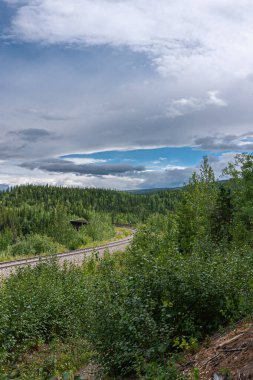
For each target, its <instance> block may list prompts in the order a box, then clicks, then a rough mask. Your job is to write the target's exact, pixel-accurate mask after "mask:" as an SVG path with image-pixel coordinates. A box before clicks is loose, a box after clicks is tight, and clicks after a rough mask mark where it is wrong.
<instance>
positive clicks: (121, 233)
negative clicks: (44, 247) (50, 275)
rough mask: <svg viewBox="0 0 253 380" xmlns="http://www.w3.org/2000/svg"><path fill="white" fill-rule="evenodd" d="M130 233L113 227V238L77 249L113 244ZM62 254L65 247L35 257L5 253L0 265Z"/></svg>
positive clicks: (124, 229)
mask: <svg viewBox="0 0 253 380" xmlns="http://www.w3.org/2000/svg"><path fill="white" fill-rule="evenodd" d="M132 233H133V232H132V230H130V229H128V228H122V227H115V236H114V237H113V238H111V239H108V240H99V241H93V242H89V243H87V244H85V245H82V246H80V247H79V248H78V249H88V248H94V247H97V246H99V245H104V244H109V243H113V242H114V241H118V240H121V239H124V238H127V237H128V236H131V235H132ZM64 252H68V250H67V248H65V247H63V249H62V251H61V252H57V253H53V254H52V253H48V252H44V253H42V254H39V255H36V256H35V255H34V254H31V255H18V256H12V255H9V254H7V253H5V252H0V263H1V262H2V263H4V262H7V261H15V260H22V259H29V258H32V257H41V256H52V255H57V254H59V253H64Z"/></svg>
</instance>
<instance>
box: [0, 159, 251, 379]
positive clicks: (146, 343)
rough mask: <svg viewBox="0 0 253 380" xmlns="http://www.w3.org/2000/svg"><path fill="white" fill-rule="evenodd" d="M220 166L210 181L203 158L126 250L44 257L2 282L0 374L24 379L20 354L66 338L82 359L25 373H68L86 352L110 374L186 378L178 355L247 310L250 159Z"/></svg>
mask: <svg viewBox="0 0 253 380" xmlns="http://www.w3.org/2000/svg"><path fill="white" fill-rule="evenodd" d="M226 173H227V174H229V175H230V177H231V179H230V181H228V182H225V183H223V184H219V183H217V182H216V181H215V179H214V175H213V171H212V168H211V167H210V166H209V164H208V161H207V159H204V161H203V164H202V166H201V169H200V172H199V173H198V174H197V173H195V174H194V175H193V176H192V178H191V179H190V181H189V184H188V185H187V186H186V187H185V188H184V190H182V191H181V192H182V194H181V195H180V199H179V200H178V205H177V207H176V208H175V210H174V211H173V212H169V213H168V214H167V215H163V214H159V213H158V214H154V215H152V216H150V218H149V219H148V220H147V222H146V223H145V224H144V225H143V226H140V228H139V230H138V233H137V234H136V236H135V239H134V242H133V244H132V246H131V247H130V248H129V249H128V250H127V251H126V252H124V253H118V254H116V255H114V256H110V255H105V257H104V258H103V259H97V258H96V257H92V258H90V259H88V260H87V261H86V262H84V264H83V266H82V267H73V266H65V267H64V268H60V267H59V266H58V264H57V262H54V261H50V262H49V263H47V264H45V263H43V264H40V265H39V266H37V267H35V268H26V269H22V270H20V271H19V272H18V273H17V274H15V275H12V276H11V277H9V278H8V279H6V280H5V281H3V282H2V284H1V288H0V347H1V351H0V362H1V366H2V379H10V378H16V379H28V377H26V376H28V375H27V373H29V372H27V371H28V369H29V363H28V362H27V364H26V365H27V366H26V369H22V365H24V360H27V359H24V357H27V355H28V354H27V353H30V354H31V353H33V355H37V353H38V352H41V351H43V350H45V348H47V349H50V347H52V346H54V345H55V344H56V346H55V347H56V348H55V351H53V352H54V354H53V355H56V356H57V352H61V350H60V349H59V346H61V345H65V344H71V343H69V342H73V341H76V344H77V347H78V346H79V345H81V346H82V348H80V352H81V353H82V355H81V357H82V358H83V359H82V360H80V361H76V359H75V358H76V354H75V350H73V355H72V352H71V350H69V353H68V355H69V356H68V362H69V363H70V364H69V366H65V367H64V366H63V367H62V360H61V359H59V361H58V362H57V361H56V362H55V365H54V366H52V367H50V368H51V369H50V370H48V369H47V372H46V373H44V372H43V371H42V372H39V370H37V372H36V375H35V372H31V373H33V375H32V378H33V379H36V380H46V379H50V378H51V379H73V378H74V372H75V370H76V369H77V366H80V367H81V366H85V365H87V361H88V360H91V359H92V360H93V361H95V362H96V363H98V364H99V366H100V367H101V368H103V372H104V374H105V375H106V374H107V375H108V376H110V378H114V379H115V378H127V377H128V376H132V377H133V378H135V379H154V380H155V379H156V380H165V379H171V380H176V379H177V380H184V379H186V378H185V377H184V375H182V374H180V370H179V367H178V365H177V362H178V360H179V359H180V354H181V352H182V351H187V352H194V351H195V350H196V349H197V347H198V345H199V343H200V342H201V341H202V340H203V339H204V338H205V337H206V336H207V335H209V334H212V333H214V332H216V331H217V330H218V329H219V328H220V327H221V326H226V325H228V324H229V323H231V322H233V321H236V320H239V319H241V318H243V317H245V316H250V315H252V310H253V255H252V243H253V241H252V236H253V212H252V210H253V186H252V183H253V157H252V156H248V155H240V156H238V157H237V158H236V161H235V163H234V164H231V165H229V167H228V168H227V170H226ZM55 342H57V343H55ZM57 344H58V345H59V346H57ZM57 347H58V348H57ZM59 355H60V354H59ZM42 356H43V355H42ZM49 357H51V356H50V355H49ZM41 360H42V359H41ZM42 361H43V360H42ZM44 361H46V358H44ZM81 361H82V363H81ZM22 363H23V364H22ZM40 366H41V368H44V367H45V368H46V365H45V364H43V363H42V364H40ZM13 370H14V371H17V372H16V375H15V376H16V377H15V376H14V377H13V374H12V372H13ZM29 370H30V371H35V369H34V368H32V367H31V369H29ZM192 373H195V375H194V376H195V379H198V369H197V368H196V369H194V368H193V372H192ZM11 376H12V377H11ZM67 376H69V377H67ZM71 376H72V377H71ZM192 376H193V375H192ZM0 378H1V377H0ZM30 378H31V377H30ZM193 378H194V377H193Z"/></svg>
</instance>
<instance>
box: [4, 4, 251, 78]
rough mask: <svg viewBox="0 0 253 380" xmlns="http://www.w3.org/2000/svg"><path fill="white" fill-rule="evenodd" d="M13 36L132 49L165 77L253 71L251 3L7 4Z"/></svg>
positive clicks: (41, 40)
mask: <svg viewBox="0 0 253 380" xmlns="http://www.w3.org/2000/svg"><path fill="white" fill-rule="evenodd" d="M5 1H6V2H7V3H10V4H12V5H15V6H16V15H15V17H14V19H13V22H12V30H11V32H12V33H13V34H14V35H15V36H16V38H20V39H21V40H24V41H31V42H38V41H39V42H42V43H47V44H59V43H63V44H81V45H86V46H87V45H98V44H110V45H113V46H128V47H130V48H131V49H132V50H134V51H144V52H146V53H147V54H150V55H151V57H152V59H153V60H154V62H155V64H156V65H157V67H158V69H159V70H160V72H161V73H164V74H172V73H176V74H178V73H180V76H181V77H182V75H184V74H186V73H188V74H191V75H192V74H193V73H194V74H195V75H199V73H200V72H202V73H203V72H206V73H208V75H209V76H210V75H212V76H213V77H217V75H218V76H220V75H225V76H226V75H227V74H233V75H234V73H236V74H243V75H245V74H246V73H248V72H249V71H250V70H251V68H252V63H253V56H252V53H251V52H252V48H253V40H252V32H253V25H252V16H253V3H252V2H249V1H248V0H241V1H240V3H238V2H237V1H235V0H230V1H228V0H219V1H218V0H205V1H203V0H187V1H186V0H180V1H174V2H172V1H168V0H160V1H159V2H157V0H72V1H71V2H70V1H69V0H54V1H52V0H26V1H15V0H5Z"/></svg>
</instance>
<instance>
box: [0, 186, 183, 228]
mask: <svg viewBox="0 0 253 380" xmlns="http://www.w3.org/2000/svg"><path fill="white" fill-rule="evenodd" d="M177 198H178V192H177V191H165V192H158V193H156V194H151V195H142V196H139V195H136V194H131V193H128V192H121V191H116V190H107V189H91V188H84V189H81V188H66V187H56V186H35V185H26V186H17V187H14V188H12V189H10V190H9V191H6V192H3V193H1V194H0V202H1V204H2V205H3V206H4V207H22V206H23V205H24V204H27V205H29V206H38V205H40V206H41V207H42V208H43V209H44V210H51V209H52V208H55V207H57V206H58V205H59V204H61V205H64V207H65V208H66V210H67V212H68V213H71V214H74V215H77V216H79V217H84V216H85V215H86V213H87V212H88V211H96V212H104V213H108V214H110V215H111V217H112V221H113V223H127V224H131V223H132V224H135V223H138V222H143V221H145V220H146V219H147V217H148V216H149V215H151V214H152V213H155V212H158V213H166V212H167V211H168V210H173V209H174V207H175V203H176V200H177Z"/></svg>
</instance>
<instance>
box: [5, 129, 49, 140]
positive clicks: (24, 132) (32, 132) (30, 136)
mask: <svg viewBox="0 0 253 380" xmlns="http://www.w3.org/2000/svg"><path fill="white" fill-rule="evenodd" d="M9 134H10V135H15V136H17V137H19V138H20V139H21V140H24V141H27V142H37V141H39V140H42V139H48V138H52V137H53V134H52V133H51V132H50V131H48V130H46V129H43V128H27V129H20V130H17V131H10V132H9Z"/></svg>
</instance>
